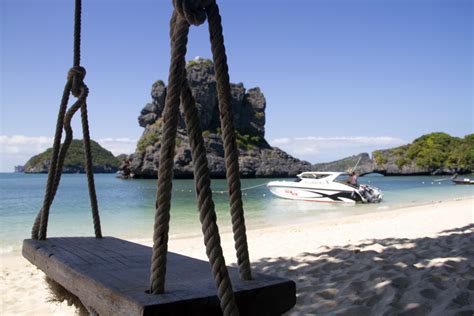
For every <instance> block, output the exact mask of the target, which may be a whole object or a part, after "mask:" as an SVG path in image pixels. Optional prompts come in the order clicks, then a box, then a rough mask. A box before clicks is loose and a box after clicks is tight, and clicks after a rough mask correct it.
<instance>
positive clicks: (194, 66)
mask: <svg viewBox="0 0 474 316" xmlns="http://www.w3.org/2000/svg"><path fill="white" fill-rule="evenodd" d="M186 69H187V73H188V81H189V86H190V87H191V90H192V93H193V96H194V98H195V100H196V106H197V109H198V112H199V119H200V122H201V128H202V130H203V137H204V141H205V146H206V150H207V159H208V162H209V169H210V173H211V177H213V178H224V177H225V162H224V148H223V142H222V139H221V128H220V121H219V108H218V100H217V91H216V81H215V72H214V65H213V63H212V62H211V61H210V60H206V59H201V58H199V59H194V60H192V61H190V62H188V64H187V65H186ZM231 94H232V100H231V104H232V110H233V113H234V126H235V129H236V134H237V135H236V138H237V144H238V147H239V164H240V171H241V176H242V177H245V178H252V177H290V176H295V175H296V174H298V173H300V172H302V171H308V170H311V167H312V166H311V164H310V163H309V162H306V161H301V160H299V159H297V158H294V157H292V156H290V155H289V154H287V153H286V152H284V151H283V150H281V149H279V148H274V147H271V146H270V145H269V144H268V142H267V141H266V140H265V108H266V100H265V96H264V95H263V93H262V91H261V90H260V88H258V87H256V88H251V89H246V88H245V87H244V85H243V83H231ZM151 97H152V101H151V102H150V103H148V104H147V105H145V107H144V108H143V109H142V111H141V113H140V116H139V117H138V123H139V125H140V126H141V127H143V128H145V130H144V132H143V134H142V136H141V138H140V140H139V141H138V143H137V148H136V151H135V153H133V154H132V155H130V156H129V157H128V158H127V159H125V160H124V162H123V164H122V166H121V168H120V170H121V171H120V172H121V176H122V177H124V178H156V177H157V170H158V163H159V155H160V139H161V124H162V112H163V108H164V105H165V98H166V86H165V84H164V83H163V81H161V80H159V81H157V82H155V83H154V84H153V86H152V91H151ZM173 171H174V176H175V178H192V177H193V167H192V161H191V149H190V146H189V140H188V137H187V134H186V126H185V124H184V119H183V116H182V115H181V117H180V120H179V126H178V135H177V139H176V151H175V158H174V170H173Z"/></svg>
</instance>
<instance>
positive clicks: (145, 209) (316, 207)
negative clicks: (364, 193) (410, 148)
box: [0, 173, 474, 254]
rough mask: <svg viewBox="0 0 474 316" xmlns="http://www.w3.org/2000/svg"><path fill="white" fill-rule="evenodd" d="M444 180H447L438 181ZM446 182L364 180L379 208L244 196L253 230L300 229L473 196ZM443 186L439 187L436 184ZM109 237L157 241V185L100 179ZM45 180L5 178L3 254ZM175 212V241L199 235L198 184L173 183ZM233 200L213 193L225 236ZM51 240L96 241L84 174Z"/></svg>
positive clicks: (219, 184) (76, 178) (65, 183)
mask: <svg viewBox="0 0 474 316" xmlns="http://www.w3.org/2000/svg"><path fill="white" fill-rule="evenodd" d="M440 179H443V180H442V181H439V180H440ZM447 179H448V178H447V177H444V178H443V177H440V176H426V177H382V176H366V177H362V178H360V179H359V181H360V182H361V183H367V184H369V185H374V186H376V187H378V188H380V189H382V190H383V192H384V201H383V202H382V203H381V204H374V205H343V204H326V203H314V202H305V201H290V200H283V199H279V198H276V197H274V196H272V194H271V193H270V192H269V191H268V189H267V188H266V186H260V187H257V188H254V189H249V190H244V209H245V215H246V223H247V227H248V228H249V229H256V228H259V227H263V226H275V225H281V224H285V223H297V222H301V221H305V220H307V219H309V218H311V219H321V220H323V219H327V218H340V217H344V216H349V215H354V214H360V213H370V212H383V211H387V210H391V209H396V208H399V207H401V206H405V205H410V204H422V203H427V202H431V201H439V200H447V199H453V198H459V197H467V196H474V186H460V185H458V186H457V185H454V184H452V183H451V181H448V180H447ZM435 180H438V181H435ZM95 181H96V189H97V195H98V199H99V210H100V215H101V221H102V230H103V233H104V235H109V236H110V235H113V236H118V237H122V238H129V239H131V238H133V239H141V238H151V237H152V228H153V216H154V202H155V194H156V180H120V179H117V178H115V175H111V174H97V175H95ZM268 181H270V179H245V180H242V187H243V188H244V189H245V188H248V187H252V186H256V185H259V184H264V183H266V182H268ZM45 183H46V175H44V174H37V175H31V174H29V175H28V174H14V173H3V174H2V173H0V201H1V202H0V226H1V227H0V228H1V229H0V254H1V253H8V252H16V251H19V249H20V247H21V241H22V240H23V239H24V238H29V236H30V230H31V226H32V223H33V220H34V218H35V216H36V214H37V212H38V210H39V208H40V207H41V205H42V201H43V195H44V186H45ZM212 187H213V190H215V191H225V190H226V182H225V180H213V181H212ZM173 188H174V191H173V201H172V210H171V228H170V235H171V237H180V236H187V235H198V234H200V223H199V218H198V214H197V207H196V200H195V193H194V184H193V181H192V180H175V181H174V184H173ZM227 198H228V196H227V194H225V193H224V194H222V193H220V192H215V193H214V201H215V204H216V211H217V217H218V224H219V228H220V230H221V231H224V232H225V231H231V225H230V216H229V211H228V210H229V207H228V202H227ZM49 223H50V224H49V229H48V236H87V235H89V236H92V235H93V229H92V217H91V213H90V206H89V197H88V191H87V183H86V178H85V175H81V174H67V175H63V177H62V181H61V185H60V188H59V190H58V193H57V195H56V199H55V201H54V204H53V207H52V209H51V211H50V219H49Z"/></svg>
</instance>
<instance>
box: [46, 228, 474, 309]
mask: <svg viewBox="0 0 474 316" xmlns="http://www.w3.org/2000/svg"><path fill="white" fill-rule="evenodd" d="M309 246H310V245H309ZM253 268H254V271H255V272H262V273H268V274H273V275H279V276H282V277H286V278H290V279H292V280H294V281H295V282H296V284H297V285H296V286H297V303H296V306H295V307H294V308H293V309H292V310H290V311H289V312H288V313H287V314H288V315H304V314H306V315H307V314H317V315H364V316H365V315H456V316H464V315H466V316H472V315H474V224H471V225H468V226H465V227H461V228H458V229H451V230H446V231H442V232H440V233H439V234H438V235H437V236H436V237H435V238H419V239H405V238H398V239H397V238H387V239H374V240H367V241H365V242H363V243H361V244H359V245H347V246H343V247H333V248H328V247H324V246H323V247H320V248H318V252H314V253H309V252H307V253H302V254H301V255H299V256H297V257H293V258H290V257H279V258H264V259H262V260H260V261H258V262H254V264H253ZM47 281H48V284H49V286H50V289H51V298H50V301H59V302H63V301H65V300H66V301H67V302H68V303H69V304H70V305H75V306H76V307H77V308H78V310H77V311H78V314H80V315H87V314H88V313H87V311H86V310H85V308H84V307H83V306H82V304H81V303H80V301H79V300H78V299H77V298H76V297H74V296H73V295H71V293H69V292H67V291H66V290H65V289H64V288H62V287H61V286H60V285H59V284H57V283H56V282H54V281H52V280H49V279H47Z"/></svg>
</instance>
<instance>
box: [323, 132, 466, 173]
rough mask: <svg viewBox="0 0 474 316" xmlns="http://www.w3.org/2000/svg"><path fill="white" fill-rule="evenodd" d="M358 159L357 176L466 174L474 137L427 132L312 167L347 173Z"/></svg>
mask: <svg viewBox="0 0 474 316" xmlns="http://www.w3.org/2000/svg"><path fill="white" fill-rule="evenodd" d="M359 158H360V162H359V165H358V167H357V170H356V171H357V172H358V173H359V174H368V173H380V174H383V175H388V176H390V175H435V174H448V175H451V174H454V173H458V174H467V173H472V172H473V171H474V134H469V135H466V136H464V138H459V137H453V136H450V135H449V134H446V133H431V134H427V135H423V136H421V137H419V138H417V139H415V140H414V141H413V142H412V143H411V144H407V145H403V146H399V147H395V148H391V149H384V150H375V151H374V152H373V153H372V157H370V156H369V154H368V153H362V154H359V155H354V156H351V157H347V158H344V159H341V160H337V161H333V162H329V163H319V164H315V165H314V170H318V171H347V170H348V169H350V168H352V167H354V165H355V164H356V163H357V161H358V160H359Z"/></svg>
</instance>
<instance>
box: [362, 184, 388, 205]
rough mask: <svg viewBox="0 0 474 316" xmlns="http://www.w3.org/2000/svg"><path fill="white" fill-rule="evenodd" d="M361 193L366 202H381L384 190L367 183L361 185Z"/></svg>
mask: <svg viewBox="0 0 474 316" xmlns="http://www.w3.org/2000/svg"><path fill="white" fill-rule="evenodd" d="M359 194H360V196H361V197H362V198H363V199H364V200H365V202H366V203H380V202H381V201H382V197H383V194H382V191H380V190H379V189H377V188H375V187H370V186H368V185H365V184H361V185H359Z"/></svg>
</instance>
